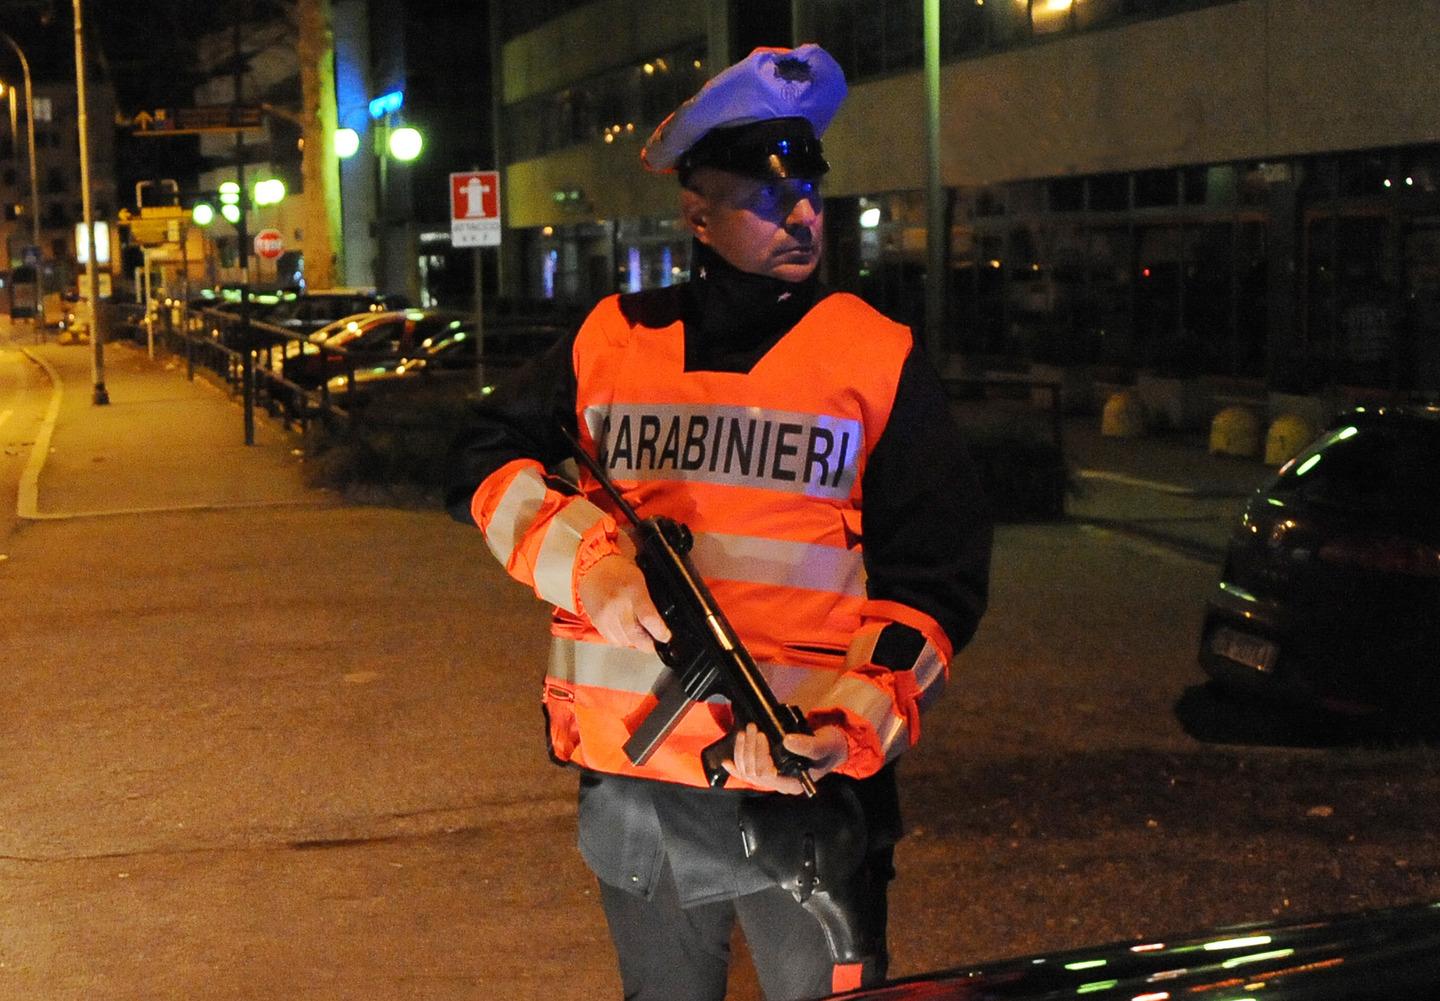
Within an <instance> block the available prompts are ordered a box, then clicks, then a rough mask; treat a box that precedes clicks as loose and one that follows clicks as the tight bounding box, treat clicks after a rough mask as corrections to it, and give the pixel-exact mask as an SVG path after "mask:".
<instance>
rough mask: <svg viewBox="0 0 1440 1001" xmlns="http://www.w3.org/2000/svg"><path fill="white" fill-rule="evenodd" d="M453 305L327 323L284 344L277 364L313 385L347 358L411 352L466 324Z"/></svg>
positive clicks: (293, 378)
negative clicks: (300, 338)
mask: <svg viewBox="0 0 1440 1001" xmlns="http://www.w3.org/2000/svg"><path fill="white" fill-rule="evenodd" d="M470 320H471V316H470V314H468V313H463V312H460V311H458V310H453V309H403V310H388V311H386V312H383V313H359V314H356V315H355V316H348V317H345V318H344V319H340V320H336V321H335V322H334V323H330V324H327V325H326V326H323V327H321V328H320V329H319V330H317V331H315V332H314V333H312V334H311V335H310V336H309V338H308V339H307V340H304V341H299V340H297V341H290V342H288V343H287V344H286V345H285V347H284V360H283V365H282V370H283V373H284V376H285V378H286V379H287V380H289V381H290V382H293V383H295V384H296V385H299V386H303V387H305V388H306V389H313V388H315V387H316V386H319V385H320V382H321V379H322V378H330V377H331V376H334V375H337V374H344V372H345V366H346V365H347V363H348V364H355V363H364V362H367V361H371V360H376V359H381V358H385V357H388V356H391V355H394V356H402V355H405V354H409V353H413V352H414V351H415V350H416V349H418V347H419V345H420V344H421V342H423V341H425V340H427V339H430V338H435V337H443V336H444V334H445V333H446V332H447V331H450V330H456V329H460V328H461V327H463V326H464V325H466V324H468V323H469V322H470Z"/></svg>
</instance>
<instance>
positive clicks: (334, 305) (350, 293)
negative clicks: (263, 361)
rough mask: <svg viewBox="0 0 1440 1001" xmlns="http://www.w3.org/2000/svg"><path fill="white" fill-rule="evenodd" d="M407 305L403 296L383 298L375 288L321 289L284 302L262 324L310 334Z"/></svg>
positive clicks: (385, 296) (383, 295) (386, 296)
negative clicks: (346, 319) (349, 319)
mask: <svg viewBox="0 0 1440 1001" xmlns="http://www.w3.org/2000/svg"><path fill="white" fill-rule="evenodd" d="M408 305H409V303H408V302H406V301H405V297H404V296H402V295H386V294H382V293H379V292H376V291H375V290H374V289H321V290H318V291H307V292H305V293H303V294H300V295H297V296H295V297H294V298H293V299H290V300H289V301H287V302H285V303H283V304H282V305H280V306H279V307H277V308H276V309H275V310H273V311H272V312H271V313H270V315H269V316H267V317H266V318H265V322H266V323H270V324H273V325H275V326H277V327H280V328H282V329H284V330H288V331H290V332H291V333H296V334H309V333H312V332H314V331H316V330H319V329H320V328H321V327H323V326H325V325H326V324H329V323H334V322H335V321H336V320H339V319H343V318H344V317H347V316H354V315H355V314H356V313H381V312H385V311H387V310H393V309H404V308H405V307H406V306H408Z"/></svg>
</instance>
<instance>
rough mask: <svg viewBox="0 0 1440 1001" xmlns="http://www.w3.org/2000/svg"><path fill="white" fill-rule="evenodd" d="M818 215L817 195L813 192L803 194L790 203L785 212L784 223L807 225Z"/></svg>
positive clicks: (788, 224)
mask: <svg viewBox="0 0 1440 1001" xmlns="http://www.w3.org/2000/svg"><path fill="white" fill-rule="evenodd" d="M819 215H820V204H819V197H818V196H817V195H814V194H803V195H800V196H798V197H797V198H795V199H794V200H793V201H792V202H791V203H790V208H789V211H787V212H786V213H785V225H786V226H809V225H810V224H811V223H813V222H814V221H815V219H816V217H817V216H819Z"/></svg>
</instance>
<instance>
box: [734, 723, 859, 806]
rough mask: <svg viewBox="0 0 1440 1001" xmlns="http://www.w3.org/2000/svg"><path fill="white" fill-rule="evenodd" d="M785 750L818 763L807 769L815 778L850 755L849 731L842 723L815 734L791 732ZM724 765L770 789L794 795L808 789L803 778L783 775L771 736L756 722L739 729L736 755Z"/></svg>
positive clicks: (746, 779) (822, 728) (831, 769)
mask: <svg viewBox="0 0 1440 1001" xmlns="http://www.w3.org/2000/svg"><path fill="white" fill-rule="evenodd" d="M785 749H786V750H787V751H790V752H791V753H793V754H798V755H800V756H801V757H802V758H809V759H810V760H811V761H813V762H814V764H813V765H811V766H810V767H808V768H806V769H805V770H806V771H807V772H809V773H810V777H811V778H812V779H815V780H818V779H819V778H820V777H821V776H823V775H827V774H829V773H830V772H833V771H834V770H835V769H837V768H839V767H840V766H841V765H843V764H844V763H845V759H846V758H847V757H849V755H850V745H849V744H848V743H847V742H846V740H845V732H844V731H843V730H841V729H840V728H839V727H838V726H822V727H820V728H819V729H818V730H816V731H815V732H814V733H813V734H808V733H792V734H788V735H787V736H786V737H785ZM724 765H725V770H726V771H727V772H729V773H730V774H731V775H733V776H735V778H737V779H740V780H741V781H743V782H748V783H750V784H751V785H753V786H756V787H757V788H760V789H770V790H773V791H774V792H783V793H788V794H789V795H792V796H795V795H799V794H800V793H801V792H803V791H804V787H803V786H801V785H800V780H799V779H797V778H794V777H793V776H789V775H781V774H780V771H779V769H777V768H776V767H775V759H774V758H772V757H770V741H769V739H768V738H766V736H765V735H764V734H763V733H761V732H760V730H759V728H758V727H756V726H755V724H754V723H751V724H749V725H748V726H746V727H745V729H743V730H737V731H736V732H735V755H734V757H733V758H731V759H730V760H729V761H726V762H724Z"/></svg>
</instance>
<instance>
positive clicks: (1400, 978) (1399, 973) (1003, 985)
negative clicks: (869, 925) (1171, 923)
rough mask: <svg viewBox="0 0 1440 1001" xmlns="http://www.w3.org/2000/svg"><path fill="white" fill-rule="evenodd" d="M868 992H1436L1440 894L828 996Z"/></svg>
mask: <svg viewBox="0 0 1440 1001" xmlns="http://www.w3.org/2000/svg"><path fill="white" fill-rule="evenodd" d="M835 998H837V999H838V998H845V999H852V1001H859V999H862V998H863V999H867V1001H985V999H990V998H994V999H1006V1001H1042V999H1043V1001H1052V999H1060V998H1067V999H1074V998H1084V999H1086V1001H1117V999H1121V998H1123V999H1125V1001H1178V999H1180V998H1204V999H1213V1001H1251V999H1253V1001H1381V999H1385V1001H1399V999H1405V1001H1418V999H1421V998H1440V902H1437V903H1432V904H1416V905H1411V906H1407V907H1396V908H1389V909H1384V910H1374V911H1364V912H1358V913H1354V914H1344V915H1339V916H1334V917H1328V918H1321V919H1316V920H1312V921H1306V922H1297V923H1278V922H1270V923H1260V924H1252V925H1243V926H1236V927H1229V928H1219V929H1213V930H1211V931H1207V932H1201V933H1192V934H1187V935H1178V936H1164V937H1161V938H1155V939H1145V940H1140V941H1133V942H1119V943H1113V944H1110V945H1104V946H1098V947H1095V948H1088V949H1080V950H1075V951H1072V952H1064V953H1053V954H1050V955H1041V956H1028V957H1023V958H1019V959H1010V960H1004V961H1001V962H998V963H987V964H984V965H980V966H972V967H965V968H960V969H955V970H949V971H946V972H943V973H936V974H928V975H925V976H920V977H910V978H906V979H904V980H899V981H895V982H894V983H891V984H888V985H886V986H883V987H877V988H872V989H869V990H863V991H853V992H850V993H846V994H840V995H835Z"/></svg>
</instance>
